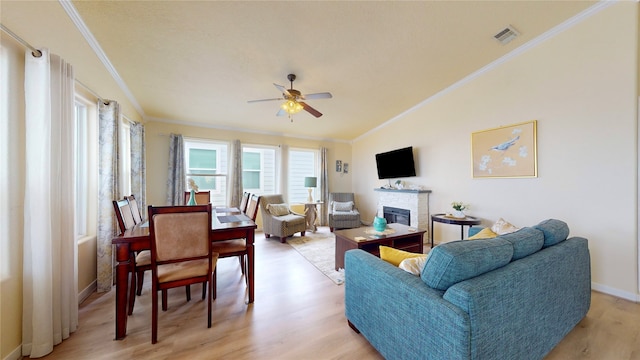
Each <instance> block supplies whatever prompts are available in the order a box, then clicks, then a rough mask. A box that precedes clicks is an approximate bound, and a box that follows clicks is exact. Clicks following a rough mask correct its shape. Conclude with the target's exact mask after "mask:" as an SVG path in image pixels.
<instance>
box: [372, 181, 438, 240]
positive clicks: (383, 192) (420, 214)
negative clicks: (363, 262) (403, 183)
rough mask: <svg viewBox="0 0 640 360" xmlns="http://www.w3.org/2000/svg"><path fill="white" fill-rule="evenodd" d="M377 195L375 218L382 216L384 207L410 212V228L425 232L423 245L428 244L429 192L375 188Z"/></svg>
mask: <svg viewBox="0 0 640 360" xmlns="http://www.w3.org/2000/svg"><path fill="white" fill-rule="evenodd" d="M373 190H374V191H376V192H377V193H378V206H377V209H376V214H377V216H382V208H383V207H384V206H391V207H397V208H400V209H407V210H409V211H410V223H411V226H412V227H416V228H419V229H420V230H426V232H425V233H424V241H425V243H429V242H428V239H429V194H431V190H414V189H389V188H375V189H373Z"/></svg>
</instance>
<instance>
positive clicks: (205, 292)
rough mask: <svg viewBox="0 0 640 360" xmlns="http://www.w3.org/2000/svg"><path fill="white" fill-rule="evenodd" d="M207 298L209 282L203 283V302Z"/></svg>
mask: <svg viewBox="0 0 640 360" xmlns="http://www.w3.org/2000/svg"><path fill="white" fill-rule="evenodd" d="M206 298H207V282H206V281H205V282H203V283H202V300H204V299H206Z"/></svg>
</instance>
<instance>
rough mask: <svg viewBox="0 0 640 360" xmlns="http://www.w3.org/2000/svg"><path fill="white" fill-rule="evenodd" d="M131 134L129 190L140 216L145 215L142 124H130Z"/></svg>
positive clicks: (145, 181) (144, 165) (145, 180)
mask: <svg viewBox="0 0 640 360" xmlns="http://www.w3.org/2000/svg"><path fill="white" fill-rule="evenodd" d="M129 135H130V136H131V192H132V193H133V195H134V196H135V197H136V201H137V202H138V207H139V209H140V212H141V214H142V218H143V219H145V218H146V217H147V207H146V204H147V201H146V199H147V192H146V188H147V169H146V163H145V152H144V148H145V146H144V125H142V124H140V123H135V124H132V125H131V127H130V131H129Z"/></svg>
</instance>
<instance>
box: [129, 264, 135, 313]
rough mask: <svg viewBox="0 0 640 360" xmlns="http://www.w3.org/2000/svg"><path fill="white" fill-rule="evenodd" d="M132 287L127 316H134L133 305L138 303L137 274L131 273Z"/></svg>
mask: <svg viewBox="0 0 640 360" xmlns="http://www.w3.org/2000/svg"><path fill="white" fill-rule="evenodd" d="M130 274H131V283H130V284H131V285H130V286H129V304H128V305H129V311H128V313H127V315H131V314H133V305H134V304H135V303H136V278H137V274H136V273H135V272H133V271H132V272H131V273H130Z"/></svg>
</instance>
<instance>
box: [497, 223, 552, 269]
mask: <svg viewBox="0 0 640 360" xmlns="http://www.w3.org/2000/svg"><path fill="white" fill-rule="evenodd" d="M500 239H504V240H507V241H508V242H510V243H511V245H513V258H512V259H511V261H513V260H518V259H522V258H523V257H525V256H529V255H531V254H533V253H535V252H537V251H538V250H540V249H542V244H544V234H542V231H540V230H537V229H534V228H530V227H525V228H522V229H520V230H518V231H516V232H512V233H509V234H505V235H500Z"/></svg>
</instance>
